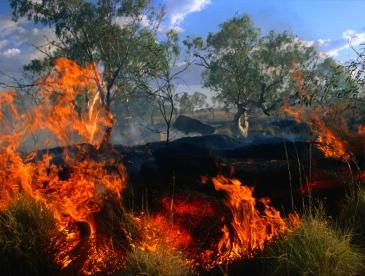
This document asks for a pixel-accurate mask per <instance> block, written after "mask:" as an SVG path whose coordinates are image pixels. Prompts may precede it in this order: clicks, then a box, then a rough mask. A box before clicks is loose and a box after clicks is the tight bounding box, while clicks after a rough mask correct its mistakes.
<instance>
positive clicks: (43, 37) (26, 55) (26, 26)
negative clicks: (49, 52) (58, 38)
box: [0, 16, 55, 81]
mask: <svg viewBox="0 0 365 276" xmlns="http://www.w3.org/2000/svg"><path fill="white" fill-rule="evenodd" d="M54 38H55V35H54V32H53V30H52V29H51V28H48V27H40V28H36V27H35V26H34V25H33V24H31V23H29V22H27V21H26V20H19V21H18V22H14V21H12V20H11V17H10V16H0V71H1V72H4V73H5V74H7V75H9V76H12V77H15V78H22V72H23V66H24V65H25V64H27V63H29V62H30V61H31V60H32V59H34V58H41V57H42V56H44V54H42V53H41V52H40V51H39V50H38V49H36V47H41V48H43V49H44V47H42V46H43V45H45V44H46V43H47V41H50V40H52V39H54ZM35 46H36V47H35ZM0 80H3V81H5V79H4V75H2V74H0ZM8 80H9V79H8Z"/></svg>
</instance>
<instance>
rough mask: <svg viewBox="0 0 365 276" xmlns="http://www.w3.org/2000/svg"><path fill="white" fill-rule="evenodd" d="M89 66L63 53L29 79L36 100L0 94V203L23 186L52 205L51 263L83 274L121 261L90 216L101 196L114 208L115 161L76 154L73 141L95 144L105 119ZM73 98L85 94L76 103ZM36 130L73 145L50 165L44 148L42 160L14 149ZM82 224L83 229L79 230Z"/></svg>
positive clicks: (118, 186) (117, 189) (119, 182)
mask: <svg viewBox="0 0 365 276" xmlns="http://www.w3.org/2000/svg"><path fill="white" fill-rule="evenodd" d="M95 68H96V67H95V65H93V64H91V65H86V66H85V67H81V66H79V65H77V64H76V63H75V62H74V61H70V60H68V59H65V58H60V59H58V60H56V61H55V63H54V68H53V69H52V71H51V72H50V73H49V74H48V75H46V76H44V77H42V78H40V79H39V80H38V81H36V83H35V92H36V93H35V96H36V98H37V100H38V101H39V102H38V104H36V105H32V106H30V107H28V108H26V109H23V110H22V109H21V108H20V107H19V105H18V103H17V102H18V99H19V98H20V97H19V95H18V94H17V92H16V91H6V92H3V93H1V95H0V183H1V185H2V186H1V190H0V208H1V209H4V208H6V207H7V206H8V205H9V203H10V202H11V201H13V200H16V199H17V198H18V197H19V196H20V195H21V194H22V193H25V194H27V195H29V196H31V197H33V198H35V199H36V200H38V201H40V202H41V203H42V204H43V205H44V206H46V207H47V208H48V209H49V210H51V211H52V212H53V214H54V217H55V219H56V221H57V225H58V228H59V231H60V233H62V234H63V236H64V238H63V239H62V240H55V241H54V246H56V247H57V250H58V252H57V253H56V257H55V262H56V263H58V264H59V265H60V267H62V268H64V269H65V268H67V267H68V266H72V265H75V266H77V267H78V270H79V273H81V274H85V275H88V274H95V273H96V272H99V271H103V270H105V269H106V267H107V266H112V267H114V268H113V270H111V271H114V270H117V269H118V268H119V267H120V266H121V264H120V263H121V261H122V256H120V255H118V249H117V248H114V247H113V243H112V242H111V241H110V240H107V239H106V237H105V235H100V234H99V232H100V231H99V229H98V228H100V227H99V226H98V225H97V224H96V223H95V219H94V218H95V216H96V215H97V214H98V213H100V212H101V211H102V209H103V207H104V204H105V202H106V200H113V201H115V202H117V205H118V206H119V208H121V199H122V198H121V192H122V190H123V189H124V188H125V186H126V177H125V175H126V173H125V169H124V166H123V165H122V164H116V163H113V162H110V161H108V160H101V161H100V160H99V161H93V160H91V159H90V158H83V157H82V156H79V154H77V152H80V151H81V150H82V149H81V148H78V149H77V148H76V146H75V144H76V143H80V142H88V143H90V144H92V145H94V147H95V148H96V149H97V148H98V147H99V145H100V143H101V141H102V137H103V134H104V130H105V128H106V127H107V126H110V123H111V118H112V116H111V115H110V114H109V113H108V112H107V111H106V109H105V107H104V104H103V94H102V89H103V84H101V83H100V82H99V77H98V72H97V71H96V70H95ZM80 97H84V99H85V100H84V101H81V104H80V105H79V106H77V104H76V103H77V102H78V101H80ZM78 108H79V109H78ZM42 131H47V132H48V133H49V134H50V135H52V138H54V140H56V141H57V145H60V146H68V145H74V149H70V150H67V148H66V147H65V148H64V150H65V152H64V154H63V156H62V160H63V162H64V164H63V165H62V166H58V165H56V164H55V162H54V161H53V156H52V155H51V154H44V155H43V157H42V159H40V158H38V157H37V153H36V152H33V153H31V154H29V155H27V156H24V155H23V154H21V150H20V148H21V145H22V143H23V142H24V141H25V140H26V139H29V137H31V136H32V135H37V134H39V133H41V132H42ZM81 224H83V225H84V228H85V229H86V230H85V231H86V233H81V232H82V231H80V229H78V227H77V225H81ZM85 231H84V232H85ZM57 250H56V251H57ZM78 250H81V251H86V252H87V253H86V254H85V255H86V257H85V258H84V259H80V258H79V255H80V252H78ZM76 263H78V264H76Z"/></svg>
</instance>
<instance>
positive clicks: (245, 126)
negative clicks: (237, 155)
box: [238, 111, 249, 138]
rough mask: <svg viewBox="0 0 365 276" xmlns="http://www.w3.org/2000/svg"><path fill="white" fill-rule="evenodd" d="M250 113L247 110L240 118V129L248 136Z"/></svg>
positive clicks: (244, 135)
mask: <svg viewBox="0 0 365 276" xmlns="http://www.w3.org/2000/svg"><path fill="white" fill-rule="evenodd" d="M248 126H249V124H248V115H247V111H245V112H243V114H242V115H241V116H240V117H239V119H238V129H239V130H240V133H241V135H242V136H243V137H245V138H247V137H248Z"/></svg>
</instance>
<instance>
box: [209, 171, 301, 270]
mask: <svg viewBox="0 0 365 276" xmlns="http://www.w3.org/2000/svg"><path fill="white" fill-rule="evenodd" d="M212 181H213V184H214V187H215V189H216V190H217V191H224V192H225V194H226V201H225V204H226V206H227V207H228V208H229V209H230V211H231V213H232V220H231V221H230V224H229V225H227V224H224V226H223V228H222V229H221V231H222V238H221V239H220V241H219V243H218V256H217V259H216V260H215V263H217V264H219V263H225V262H230V261H234V260H237V259H242V258H252V257H253V256H254V255H255V254H256V253H257V252H259V251H262V250H263V249H264V247H265V245H266V244H267V243H270V242H272V241H273V240H274V239H275V238H277V237H278V236H279V235H281V234H285V233H288V232H291V231H293V230H294V229H295V228H296V226H297V225H298V224H299V217H298V215H297V214H296V213H291V214H290V215H289V218H288V219H287V220H286V219H284V218H282V217H281V215H280V212H279V211H278V210H276V209H275V208H273V207H271V206H270V199H269V198H262V199H260V200H259V202H260V203H261V204H262V205H263V211H262V212H260V211H259V209H258V208H257V206H256V204H257V200H256V198H255V197H254V196H253V190H254V189H253V187H248V186H243V185H242V184H241V182H240V181H239V180H237V179H228V178H226V177H224V176H217V177H215V178H213V180H212Z"/></svg>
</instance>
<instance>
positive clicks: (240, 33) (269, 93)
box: [185, 15, 319, 136]
mask: <svg viewBox="0 0 365 276" xmlns="http://www.w3.org/2000/svg"><path fill="white" fill-rule="evenodd" d="M185 43H186V45H187V46H188V48H189V49H194V50H195V56H196V57H198V58H199V60H200V62H199V63H198V64H199V65H201V66H204V67H205V72H204V74H203V77H204V84H205V86H206V87H208V88H210V89H212V90H214V91H216V93H217V98H220V99H221V100H222V101H224V102H225V103H226V105H228V106H232V105H233V106H235V107H236V109H237V112H236V114H235V116H234V123H235V126H236V127H235V134H236V136H240V135H242V134H243V135H244V136H247V134H248V112H249V111H252V109H253V108H258V109H260V110H262V111H263V112H264V113H265V114H267V115H269V114H270V112H272V111H273V110H274V109H275V108H276V107H277V106H279V105H280V104H281V103H282V102H283V100H284V99H285V98H286V97H288V96H294V95H290V93H291V91H292V90H290V89H289V88H290V83H293V82H294V78H293V73H294V72H295V71H300V72H305V71H307V70H312V69H313V68H312V67H314V66H315V65H316V64H317V61H318V60H319V55H318V53H317V52H316V51H315V49H314V48H313V47H310V46H306V45H305V44H304V43H303V42H301V41H300V40H299V39H298V38H296V37H294V36H293V35H291V34H290V33H288V32H283V33H275V32H274V31H271V32H269V34H268V35H266V36H263V37H262V36H260V30H259V29H258V28H256V27H254V25H253V23H252V21H251V19H250V18H249V17H248V16H246V15H244V16H237V17H234V18H233V19H231V20H228V21H226V22H224V23H223V24H221V25H220V29H219V31H218V32H216V33H210V34H209V35H208V37H207V39H206V42H205V43H204V42H203V40H202V39H201V38H195V39H194V40H191V39H190V40H187V41H186V42H185ZM292 94H293V93H292ZM294 94H296V95H297V94H298V91H296V93H294Z"/></svg>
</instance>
